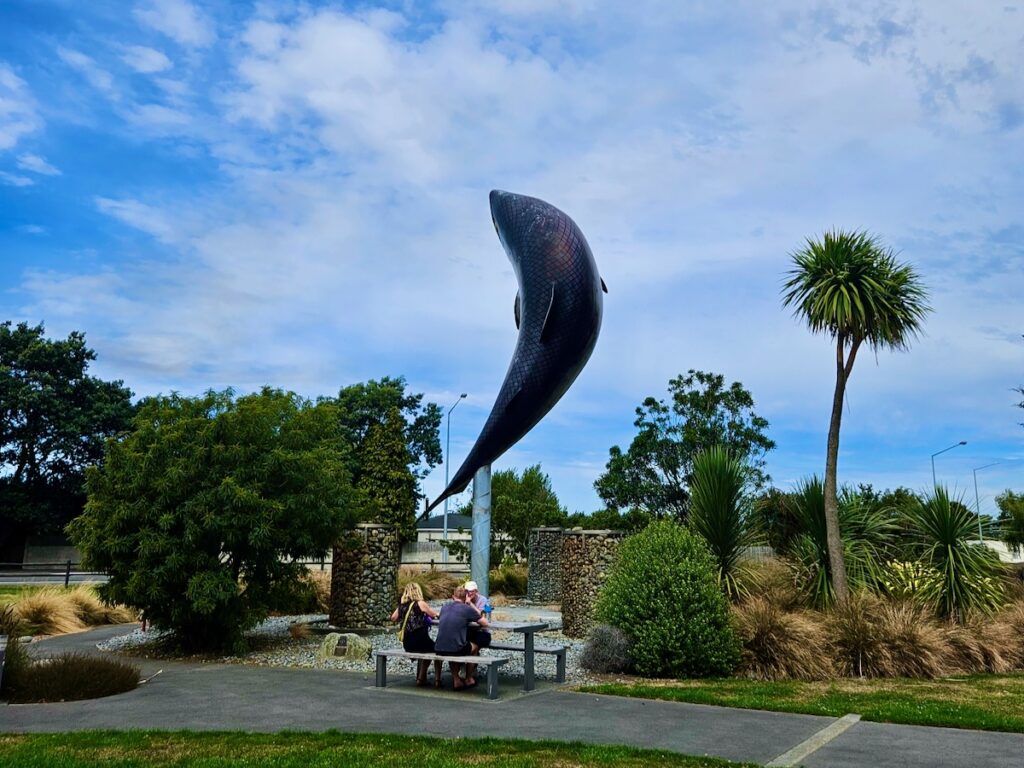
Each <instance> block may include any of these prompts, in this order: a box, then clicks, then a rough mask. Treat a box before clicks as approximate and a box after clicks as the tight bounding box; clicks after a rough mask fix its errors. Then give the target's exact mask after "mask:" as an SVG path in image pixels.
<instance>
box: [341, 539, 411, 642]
mask: <svg viewBox="0 0 1024 768" xmlns="http://www.w3.org/2000/svg"><path fill="white" fill-rule="evenodd" d="M398 564H399V546H398V533H397V531H395V530H394V529H393V528H390V527H388V526H385V525H358V526H356V528H355V529H354V530H352V531H347V532H346V533H344V534H343V535H342V537H341V540H340V541H338V543H337V544H335V545H334V558H333V560H332V565H331V568H332V571H331V612H330V616H329V620H330V623H331V625H332V626H335V627H343V628H345V629H369V628H371V627H382V626H385V625H386V624H387V623H388V622H389V621H390V619H391V612H392V611H393V610H395V590H396V589H397V587H398Z"/></svg>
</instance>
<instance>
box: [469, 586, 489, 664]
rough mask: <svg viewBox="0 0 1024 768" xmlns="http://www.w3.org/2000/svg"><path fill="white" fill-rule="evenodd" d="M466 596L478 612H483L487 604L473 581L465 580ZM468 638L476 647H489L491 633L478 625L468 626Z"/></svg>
mask: <svg viewBox="0 0 1024 768" xmlns="http://www.w3.org/2000/svg"><path fill="white" fill-rule="evenodd" d="M466 597H467V598H469V601H470V602H471V603H472V604H473V605H474V606H475V607H476V609H477V610H478V611H480V613H483V612H484V606H485V605H487V598H486V597H485V596H484V595H481V594H480V589H479V588H478V586H477V583H476V582H475V581H467V582H466ZM469 640H470V642H472V643H475V644H476V646H477V647H478V648H490V647H491V633H490V632H488V631H487V630H486V629H480V628H478V627H470V628H469Z"/></svg>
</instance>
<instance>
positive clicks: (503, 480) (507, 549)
mask: <svg viewBox="0 0 1024 768" xmlns="http://www.w3.org/2000/svg"><path fill="white" fill-rule="evenodd" d="M460 512H461V513H462V514H464V515H471V514H473V505H472V503H470V504H468V505H467V506H465V507H463V508H462V509H461V510H460ZM567 519H568V515H567V513H566V511H565V509H564V508H563V507H562V505H561V504H559V502H558V496H556V495H555V492H554V490H552V488H551V478H550V477H548V476H547V475H546V474H545V473H544V472H542V471H541V468H540V464H534V465H533V466H532V467H527V468H526V469H525V470H523V473H522V474H521V475H520V474H519V473H518V472H517V471H516V470H515V469H503V470H501V471H500V472H495V473H494V474H493V475H492V477H491V530H492V531H493V533H495V534H498V535H499V536H501V537H503V538H505V537H507V543H504V544H501V545H498V546H492V553H491V562H492V563H495V564H497V563H500V562H501V561H502V560H503V559H504V558H505V557H506V556H513V557H526V556H527V555H528V554H529V537H530V529H531V528H539V527H542V526H563V525H565V523H566V520H567ZM491 538H492V542H493V541H495V539H497V538H498V537H497V536H492V537H491ZM495 543H496V542H495Z"/></svg>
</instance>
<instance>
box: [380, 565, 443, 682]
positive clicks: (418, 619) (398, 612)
mask: <svg viewBox="0 0 1024 768" xmlns="http://www.w3.org/2000/svg"><path fill="white" fill-rule="evenodd" d="M437 616H438V614H437V611H435V610H434V609H433V608H431V607H430V604H429V603H427V601H426V600H424V599H423V590H422V589H421V588H420V585H419V584H417V583H416V582H415V581H413V582H410V583H409V584H407V585H406V587H405V590H404V591H403V592H402V600H401V603H400V604H399V606H398V607H397V608H396V609H395V612H394V613H392V614H391V620H392V621H395V622H398V621H400V622H402V647H403V648H404V649H405V650H406V651H408V652H409V653H433V652H434V641H433V639H431V637H430V626H429V619H428V617H429V618H430V619H436V618H437ZM429 666H430V662H429V661H427V660H425V659H424V660H420V661H419V662H418V663H417V665H416V685H418V686H420V687H422V686H425V685H426V684H427V668H428V667H429ZM434 687H435V688H440V687H441V662H440V661H435V662H434Z"/></svg>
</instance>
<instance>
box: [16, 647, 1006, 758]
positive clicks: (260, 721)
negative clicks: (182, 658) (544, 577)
mask: <svg viewBox="0 0 1024 768" xmlns="http://www.w3.org/2000/svg"><path fill="white" fill-rule="evenodd" d="M122 632H124V628H123V627H120V628H106V629H99V630H94V631H92V632H86V633H80V634H77V635H66V636H64V637H59V638H53V639H51V640H46V641H43V642H40V643H33V644H32V646H31V649H32V651H33V653H34V654H36V655H38V654H44V655H48V654H51V653H56V652H60V651H63V650H88V649H91V648H93V647H94V645H95V643H96V642H98V641H100V640H102V639H105V638H107V637H110V636H112V635H115V634H119V633H122ZM140 666H141V667H142V668H143V675H144V676H146V675H151V674H153V673H154V672H156V671H157V670H159V669H162V670H163V673H162V674H160V675H158V676H157V677H155V678H153V680H151V681H150V682H148V683H146V684H145V685H142V686H140V687H139V688H138V689H136V690H134V691H131V692H129V693H125V694H122V695H119V696H111V697H109V698H105V699H95V700H92V701H80V702H69V703H66V704H23V705H6V706H5V705H0V732H14V731H24V732H43V731H71V730H82V729H91V728H115V729H120V728H158V729H171V728H193V729H203V730H210V729H217V730H220V729H239V730H247V731H277V730H281V729H285V728H287V729H292V730H314V731H318V730H325V729H327V728H337V729H339V730H342V731H361V732H388V733H407V734H423V733H426V734H432V735H437V736H484V735H486V736H498V737H514V738H527V739H556V740H560V741H567V740H575V741H583V742H589V743H599V744H630V745H634V746H638V747H653V748H660V749H669V750H673V751H677V752H684V753H687V754H693V755H704V754H707V755H715V756H718V757H724V758H728V759H731V760H750V761H754V762H758V763H768V762H771V761H773V760H776V759H777V758H779V757H780V756H782V755H786V754H788V755H789V756H790V758H793V756H794V755H796V756H798V757H796V758H795V759H798V760H799V764H802V765H806V766H810V767H812V768H813V767H816V766H829V767H830V768H845V767H846V766H849V767H850V768H853V767H854V766H866V765H874V766H890V765H891V766H907V767H910V766H914V767H916V766H920V767H921V768H939V767H942V766H949V767H950V768H953V767H954V766H956V767H959V766H965V765H970V766H973V768H986V767H987V766H992V768H997V767H998V768H1005V766H1022V765H1024V735H1020V734H1003V733H983V732H978V731H962V730H955V729H949V728H924V727H918V726H899V725H886V724H881V723H865V722H857V723H855V724H853V725H852V726H851V727H848V728H846V730H842V728H843V726H844V725H846V724H847V723H841V724H840V725H839V726H836V725H835V724H836V722H837V721H836V720H835V719H834V718H829V717H817V716H812V715H791V714H783V713H777V712H758V711H753V710H743V709H728V708H720V707H709V706H702V705H698V704H680V703H673V702H661V701H645V700H642V699H626V698H618V697H612V696H595V695H590V694H581V693H571V692H567V691H564V690H561V689H560V688H559V687H557V686H554V685H553V684H549V685H548V686H546V687H543V688H542V689H541V690H539V691H538V692H536V693H533V694H529V695H517V694H516V691H515V683H514V682H508V683H506V684H505V685H504V687H503V691H502V694H503V698H502V700H499V701H496V702H489V701H487V699H486V698H484V693H483V691H482V689H477V690H475V691H473V692H471V693H466V694H454V693H450V692H448V693H438V692H435V691H432V690H431V691H421V690H420V689H417V688H415V687H414V686H413V685H412V679H411V677H403V675H402V674H401V671H402V668H401V667H398V668H396V670H395V672H398V673H399V674H394V675H392V674H389V678H390V680H389V687H388V688H387V689H385V690H379V689H375V688H373V679H372V675H363V674H356V673H345V672H335V671H323V670H302V669H280V668H267V667H251V666H242V665H233V664H185V663H180V662H168V661H142V662H141V663H140ZM389 672H390V670H389ZM826 729H829V730H828V731H826V736H827V735H831V734H833V733H834V732H835V731H837V730H841V731H842V732H841V733H839V734H838V735H836V736H835V737H834V738H833V739H832V740H830V741H827V742H825V743H823V744H821V745H820V746H818V741H823V739H819V740H815V736H816V735H817V734H820V733H821V732H822V731H824V730H826ZM805 743H806V744H805ZM801 745H804V746H803V748H801ZM783 762H785V761H783Z"/></svg>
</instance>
